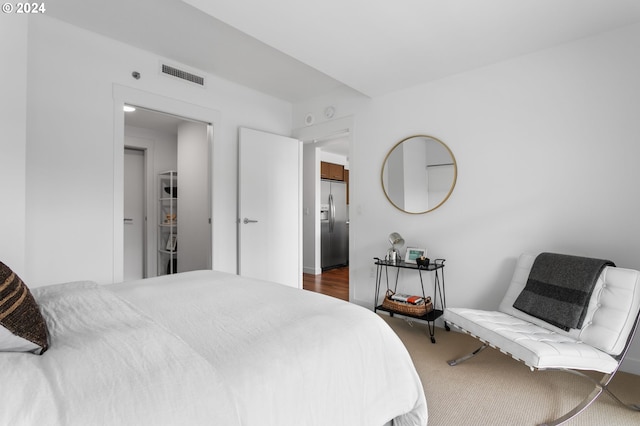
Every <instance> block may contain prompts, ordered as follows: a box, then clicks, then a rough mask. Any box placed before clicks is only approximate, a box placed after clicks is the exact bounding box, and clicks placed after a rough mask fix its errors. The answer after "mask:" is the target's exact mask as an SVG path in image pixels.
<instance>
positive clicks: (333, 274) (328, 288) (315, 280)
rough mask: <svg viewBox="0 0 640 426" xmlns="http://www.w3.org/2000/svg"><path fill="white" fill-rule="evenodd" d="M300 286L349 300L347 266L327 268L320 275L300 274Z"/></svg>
mask: <svg viewBox="0 0 640 426" xmlns="http://www.w3.org/2000/svg"><path fill="white" fill-rule="evenodd" d="M302 288H304V289H305V290H310V291H315V292H316V293H322V294H326V295H328V296H333V297H337V298H338V299H342V300H346V301H349V267H348V266H345V267H343V268H336V269H329V270H328V271H325V272H323V273H322V274H320V275H312V274H302Z"/></svg>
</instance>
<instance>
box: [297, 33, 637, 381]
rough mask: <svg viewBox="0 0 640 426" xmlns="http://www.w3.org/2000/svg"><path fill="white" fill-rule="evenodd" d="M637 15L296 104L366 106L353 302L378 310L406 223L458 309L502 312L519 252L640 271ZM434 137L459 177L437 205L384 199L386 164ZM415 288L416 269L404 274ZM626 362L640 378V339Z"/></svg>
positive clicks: (359, 120)
mask: <svg viewBox="0 0 640 426" xmlns="http://www.w3.org/2000/svg"><path fill="white" fill-rule="evenodd" d="M638 51H640V25H635V26H631V27H627V28H624V29H621V30H618V31H615V32H611V33H608V34H604V35H601V36H598V37H593V38H587V39H583V40H580V41H578V42H575V43H571V44H567V45H562V46H559V47H556V48H553V49H549V50H545V51H542V52H539V53H536V54H532V55H528V56H525V57H521V58H517V59H514V60H510V61H507V62H503V63H499V64H496V65H493V66H489V67H486V68H483V69H479V70H476V71H473V72H468V73H464V74H459V75H456V76H452V77H450V78H446V79H442V80H439V81H436V82H433V83H431V84H426V85H423V86H419V87H415V88H412V89H410V90H404V91H398V92H395V93H392V94H389V95H387V96H383V97H379V98H375V99H371V100H362V99H358V98H354V97H347V98H345V97H340V96H336V97H335V98H327V97H323V98H322V99H317V100H313V101H310V102H307V103H303V104H300V105H296V106H295V109H294V125H297V126H301V125H302V123H303V121H302V120H303V117H304V114H306V113H308V112H312V113H315V114H316V115H317V116H318V115H319V112H320V111H322V109H323V108H324V107H325V106H326V105H335V106H336V110H337V111H342V112H343V113H352V114H354V115H355V130H356V131H355V132H354V141H353V146H352V152H351V155H350V165H351V175H350V178H351V235H352V245H351V251H350V253H351V262H350V267H351V268H350V279H351V281H350V283H351V287H352V289H351V300H352V301H354V302H356V303H359V304H362V305H365V306H367V307H370V308H371V307H372V306H373V298H374V294H373V293H374V267H373V262H372V257H374V256H382V255H383V254H384V253H385V250H386V249H387V243H386V239H387V235H388V234H389V233H390V232H392V231H397V232H399V233H400V234H401V235H402V236H403V237H404V238H405V240H406V243H407V245H408V246H418V247H426V248H427V249H428V251H429V257H431V258H435V257H440V258H445V259H447V261H446V265H447V266H446V268H445V274H446V286H447V288H446V290H447V303H448V305H449V306H470V307H477V308H488V309H494V308H496V307H497V306H498V303H499V300H500V298H501V296H502V295H503V294H504V291H505V288H506V286H507V285H508V281H509V278H510V276H511V274H512V272H513V268H514V264H515V261H516V257H517V255H518V254H519V253H521V252H525V251H543V250H544V251H554V252H560V253H569V254H576V255H584V256H593V257H605V258H610V259H612V260H613V261H614V262H616V264H617V265H618V266H621V267H628V268H634V269H640V238H638V236H640V221H638V219H637V218H638V217H640V197H638V195H637V194H638V189H637V185H638V182H640V167H638V159H639V158H640V144H639V143H638V135H639V134H640V120H638V113H639V112H640V79H639V78H638V75H640V56H639V55H638V54H637V52H638ZM412 134H429V135H432V136H435V137H437V138H439V139H441V140H442V141H443V142H445V143H446V144H447V145H448V146H449V147H450V148H451V150H452V151H453V153H454V155H455V156H456V160H457V163H458V168H459V173H458V182H457V185H456V188H455V190H454V192H453V194H452V196H451V198H450V199H449V200H448V201H447V202H446V203H445V204H444V205H443V206H442V207H440V208H439V209H437V210H435V211H434V212H431V213H428V214H426V215H408V214H404V213H402V212H400V211H398V210H396V209H395V208H394V207H393V206H391V205H390V204H389V203H388V201H387V200H386V198H385V196H384V194H383V192H382V189H381V187H380V184H379V173H380V168H381V166H382V161H383V160H384V158H385V155H386V154H387V152H388V150H389V149H390V148H391V147H392V146H393V145H394V144H395V143H396V142H397V141H399V140H401V139H403V138H405V137H407V136H410V135H412ZM402 280H403V284H405V285H406V287H405V288H406V289H407V291H417V278H416V277H415V276H412V275H411V274H409V273H407V274H403V277H402ZM624 368H625V369H626V370H627V371H634V372H636V373H638V374H640V338H636V341H635V346H634V347H633V349H632V352H631V353H630V355H629V357H628V359H627V361H626V363H625V366H624Z"/></svg>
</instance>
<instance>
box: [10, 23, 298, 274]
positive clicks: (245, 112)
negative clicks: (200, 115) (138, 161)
mask: <svg viewBox="0 0 640 426" xmlns="http://www.w3.org/2000/svg"><path fill="white" fill-rule="evenodd" d="M12 38H14V37H13V36H12ZM160 59H161V58H159V57H157V56H156V55H154V54H151V53H149V52H145V51H142V50H140V49H136V48H133V47H131V46H127V45H124V44H121V43H118V42H116V41H113V40H110V39H107V38H104V37H101V36H98V35H96V34H93V33H90V32H87V31H84V30H82V29H78V28H76V27H73V26H71V25H68V24H66V23H62V22H60V21H57V20H55V19H53V18H50V17H47V16H38V19H31V20H30V21H29V28H28V62H27V64H28V81H27V82H28V96H27V117H28V122H27V128H28V133H27V145H26V157H27V158H26V161H27V166H26V173H27V178H26V194H27V198H26V206H27V207H26V209H27V210H26V214H27V219H26V227H27V231H26V253H27V254H26V265H27V267H26V269H27V271H26V272H27V273H26V277H24V278H25V280H27V281H28V283H29V285H31V286H38V285H44V284H49V283H55V282H61V281H71V280H85V279H90V280H95V281H98V282H101V283H108V282H111V281H113V278H114V275H115V273H114V269H117V268H114V265H116V264H117V263H118V261H117V259H115V258H114V253H116V252H117V249H116V247H114V240H115V239H116V238H115V237H116V236H115V235H114V222H115V219H114V206H115V205H117V204H118V199H119V197H121V191H122V188H121V187H117V186H116V187H115V188H114V181H115V180H116V179H115V176H114V164H116V162H115V160H116V157H115V156H116V155H118V153H119V152H120V151H119V149H120V147H115V146H114V138H115V135H114V127H115V126H114V122H115V121H116V120H115V117H114V85H120V86H126V87H131V88H133V89H137V90H142V91H146V92H150V93H154V94H157V95H161V96H163V97H166V98H170V99H177V100H180V101H182V102H186V103H190V104H195V105H200V106H202V107H205V108H210V109H212V110H217V111H220V115H221V122H220V123H216V124H217V126H218V127H217V129H218V130H217V132H216V136H217V137H218V139H217V140H215V141H214V152H213V162H214V164H213V169H214V176H213V183H212V184H213V205H214V212H213V220H214V235H215V236H216V240H215V242H214V254H213V256H214V259H213V267H214V268H216V269H220V270H223V271H229V272H234V271H235V270H236V250H235V241H236V182H237V161H236V158H237V128H238V126H246V127H251V128H258V129H262V130H265V131H269V132H273V133H278V134H289V132H290V130H291V127H292V126H291V105H290V104H289V103H287V102H284V101H281V100H278V99H275V98H272V97H269V96H266V95H263V94H260V93H258V92H255V91H253V90H249V89H247V88H244V87H242V86H239V85H236V84H233V83H230V82H228V81H226V80H222V79H219V78H217V77H215V76H212V75H206V74H205V77H206V78H207V87H206V88H201V87H198V86H195V85H192V84H189V83H185V82H182V81H175V80H173V79H171V78H168V77H165V76H161V75H159V73H158V68H159V61H160ZM19 66H20V64H19ZM21 66H23V67H24V61H23V62H22V65H21ZM132 71H138V72H140V73H141V75H142V78H141V79H140V80H135V79H133V78H132V77H131V72H132ZM216 247H217V249H216Z"/></svg>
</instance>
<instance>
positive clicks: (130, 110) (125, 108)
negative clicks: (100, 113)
mask: <svg viewBox="0 0 640 426" xmlns="http://www.w3.org/2000/svg"><path fill="white" fill-rule="evenodd" d="M122 109H123V110H124V112H132V111H135V110H136V109H135V108H134V107H132V106H130V105H125V106H123V107H122Z"/></svg>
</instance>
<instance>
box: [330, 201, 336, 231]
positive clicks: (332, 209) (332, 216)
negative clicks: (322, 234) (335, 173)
mask: <svg viewBox="0 0 640 426" xmlns="http://www.w3.org/2000/svg"><path fill="white" fill-rule="evenodd" d="M335 223H336V206H335V204H333V194H329V232H333V226H334V224H335Z"/></svg>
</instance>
